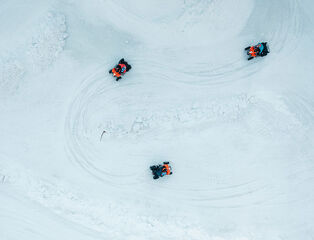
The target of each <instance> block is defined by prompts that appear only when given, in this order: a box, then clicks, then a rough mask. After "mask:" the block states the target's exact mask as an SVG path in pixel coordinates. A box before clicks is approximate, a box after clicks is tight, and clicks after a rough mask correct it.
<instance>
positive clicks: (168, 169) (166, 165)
mask: <svg viewBox="0 0 314 240" xmlns="http://www.w3.org/2000/svg"><path fill="white" fill-rule="evenodd" d="M163 167H164V168H165V170H164V169H163V172H166V174H167V175H170V173H171V168H170V166H169V165H168V164H165V165H164V166H163Z"/></svg>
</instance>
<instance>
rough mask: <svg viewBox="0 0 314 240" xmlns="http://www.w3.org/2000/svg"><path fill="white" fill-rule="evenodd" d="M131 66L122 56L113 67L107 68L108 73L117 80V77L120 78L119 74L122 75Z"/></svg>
mask: <svg viewBox="0 0 314 240" xmlns="http://www.w3.org/2000/svg"><path fill="white" fill-rule="evenodd" d="M131 68H132V66H131V65H130V64H128V63H127V62H126V61H124V58H122V59H121V60H120V61H119V63H118V64H117V65H116V66H115V67H114V68H113V69H111V70H109V73H111V74H112V75H113V76H114V77H116V81H119V79H121V78H122V77H121V76H123V75H124V74H125V73H126V72H128V71H129V70H130V69H131Z"/></svg>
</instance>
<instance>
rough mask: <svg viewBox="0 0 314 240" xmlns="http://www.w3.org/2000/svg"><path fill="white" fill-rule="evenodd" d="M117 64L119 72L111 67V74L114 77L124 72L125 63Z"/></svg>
mask: <svg viewBox="0 0 314 240" xmlns="http://www.w3.org/2000/svg"><path fill="white" fill-rule="evenodd" d="M118 65H119V66H120V69H121V71H120V72H118V71H117V70H116V69H115V68H113V69H112V74H113V76H115V77H121V75H122V74H125V73H126V66H125V64H122V63H120V64H118Z"/></svg>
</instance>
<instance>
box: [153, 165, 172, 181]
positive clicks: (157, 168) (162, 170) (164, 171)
mask: <svg viewBox="0 0 314 240" xmlns="http://www.w3.org/2000/svg"><path fill="white" fill-rule="evenodd" d="M150 170H152V173H153V175H154V177H153V178H154V179H158V178H159V177H163V176H165V175H171V174H172V171H171V167H170V165H169V162H163V165H161V164H159V165H153V166H151V167H150Z"/></svg>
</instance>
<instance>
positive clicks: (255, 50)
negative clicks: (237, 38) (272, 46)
mask: <svg viewBox="0 0 314 240" xmlns="http://www.w3.org/2000/svg"><path fill="white" fill-rule="evenodd" d="M245 51H247V55H249V56H250V57H249V58H248V60H251V59H253V58H255V57H257V56H260V57H264V56H266V55H267V53H269V50H268V47H267V42H262V43H259V44H257V45H255V46H250V47H247V48H245Z"/></svg>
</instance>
